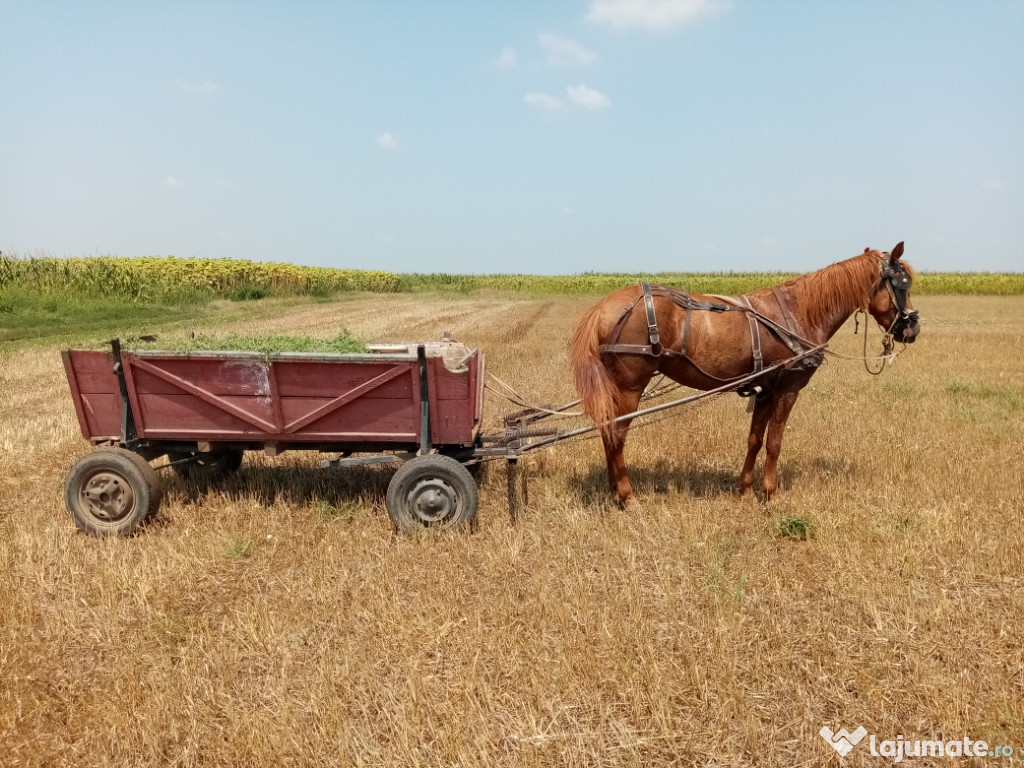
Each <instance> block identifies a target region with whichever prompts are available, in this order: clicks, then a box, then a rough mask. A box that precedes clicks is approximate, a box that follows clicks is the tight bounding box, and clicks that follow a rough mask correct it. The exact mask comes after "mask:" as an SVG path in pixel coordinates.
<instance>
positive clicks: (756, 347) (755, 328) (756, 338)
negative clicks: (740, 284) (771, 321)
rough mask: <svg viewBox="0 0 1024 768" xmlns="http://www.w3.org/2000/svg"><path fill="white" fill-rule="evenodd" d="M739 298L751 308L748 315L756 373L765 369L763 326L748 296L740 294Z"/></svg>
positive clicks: (744, 304)
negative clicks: (762, 343) (762, 345)
mask: <svg viewBox="0 0 1024 768" xmlns="http://www.w3.org/2000/svg"><path fill="white" fill-rule="evenodd" d="M737 298H738V299H739V301H740V303H741V304H742V305H743V306H745V307H746V308H747V309H749V310H750V312H747V313H746V315H747V322H748V323H749V324H750V347H751V349H752V350H753V355H754V373H760V372H761V371H762V370H764V358H763V357H762V356H761V328H760V326H759V324H758V322H757V319H756V318H755V317H754V315H755V314H756V313H755V312H754V308H753V307H752V306H750V299H748V298H747V297H746V296H738V297H737Z"/></svg>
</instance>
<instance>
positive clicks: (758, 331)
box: [569, 242, 920, 507]
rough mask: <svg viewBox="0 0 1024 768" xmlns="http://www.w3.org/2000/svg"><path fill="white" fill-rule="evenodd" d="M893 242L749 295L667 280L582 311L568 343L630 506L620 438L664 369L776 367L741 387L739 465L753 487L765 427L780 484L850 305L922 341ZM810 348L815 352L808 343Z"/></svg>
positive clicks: (699, 373)
mask: <svg viewBox="0 0 1024 768" xmlns="http://www.w3.org/2000/svg"><path fill="white" fill-rule="evenodd" d="M902 255H903V243H902V242H901V243H899V244H898V245H897V246H896V247H895V248H893V250H892V253H886V252H880V251H874V250H871V249H867V248H866V249H865V250H864V253H862V254H860V255H858V256H854V257H853V258H852V259H847V260H846V261H840V262H837V263H835V264H832V265H831V266H828V267H825V268H824V269H820V270H818V271H817V272H812V273H810V274H807V275H803V276H801V277H797V278H795V279H793V280H790V281H788V282H786V283H783V284H782V285H778V286H775V287H774V288H764V289H761V290H758V291H754V292H753V293H750V294H747V295H745V296H739V297H736V298H727V297H724V296H710V295H700V294H696V295H690V294H688V293H686V292H684V291H678V290H675V289H672V288H664V287H662V286H649V285H647V284H641V285H640V286H631V287H628V288H620V289H619V290H617V291H613V292H612V293H610V294H609V295H608V296H606V297H605V298H604V299H602V300H601V301H600V302H598V303H597V304H596V305H595V306H594V307H592V308H591V309H589V310H588V311H587V313H586V314H585V315H583V317H582V318H581V319H580V322H579V325H578V326H577V328H576V332H575V333H574V334H573V338H572V342H571V345H570V349H569V362H570V365H571V367H572V371H573V376H574V378H575V381H576V388H577V390H578V391H579V394H580V397H581V398H583V406H584V409H585V410H586V412H587V415H588V416H589V417H590V418H591V419H592V420H593V421H594V423H595V424H596V425H597V426H598V427H599V428H600V430H601V438H602V440H603V442H604V450H605V457H606V459H607V461H608V479H609V481H610V483H611V487H612V491H613V492H615V493H616V494H617V495H618V500H619V503H620V504H621V505H623V506H627V507H628V506H634V505H635V504H636V501H635V499H634V496H633V488H632V486H631V485H630V482H629V475H628V474H627V472H626V464H625V460H624V459H623V455H622V452H623V446H624V445H625V442H626V432H627V430H628V429H629V424H630V421H631V419H628V418H627V419H623V420H622V421H613V420H614V419H617V418H618V417H620V416H624V415H626V414H631V413H634V412H635V411H636V410H637V407H638V405H639V403H640V398H641V396H642V395H643V392H644V389H645V388H646V387H647V384H648V382H650V380H651V378H652V377H653V376H654V375H655V374H656V373H662V374H664V375H665V376H667V377H669V378H671V379H673V380H675V381H677V382H679V383H680V384H682V385H684V386H687V387H692V388H694V389H699V390H709V389H716V388H718V387H721V386H723V385H727V384H728V383H729V382H730V381H733V380H737V379H742V378H744V377H748V376H750V374H751V373H754V372H757V371H760V370H762V369H766V368H771V367H772V366H773V365H775V364H776V363H780V362H783V361H785V360H786V359H787V358H792V360H793V363H792V364H791V365H790V364H785V365H783V366H782V367H777V368H776V370H774V371H769V372H767V373H766V374H765V375H764V377H759V378H758V379H756V380H755V382H754V383H755V384H757V385H758V386H757V387H756V388H755V387H753V386H746V387H745V388H744V389H740V390H739V391H740V393H741V394H744V395H751V396H755V400H754V405H753V414H754V415H753V418H752V419H751V422H750V435H749V437H748V438H747V457H746V460H745V461H744V462H743V470H742V472H741V473H740V488H741V492H742V493H743V494H744V495H747V494H750V493H751V492H752V487H753V484H754V463H755V461H756V459H757V454H758V453H759V452H760V450H761V446H762V445H763V443H764V434H765V429H766V428H767V431H768V445H767V450H766V456H767V458H766V459H765V465H764V478H763V481H762V491H763V493H764V498H765V500H767V499H770V498H771V496H772V495H773V494H774V493H775V491H776V488H777V474H776V472H777V470H776V468H777V465H778V459H779V452H780V451H781V449H782V436H783V433H784V431H785V429H786V420H787V419H788V418H789V414H790V411H792V409H793V405H794V404H795V403H796V399H797V395H798V394H799V393H800V390H801V389H803V387H804V386H806V384H807V382H808V381H810V379H811V376H813V375H814V372H815V371H816V370H817V366H818V365H820V363H821V361H822V358H823V353H822V352H820V351H816V348H820V349H823V348H824V345H825V344H826V343H827V342H828V340H829V339H830V338H831V337H832V336H833V335H834V334H835V333H836V331H838V330H839V328H840V327H841V326H842V325H843V323H845V322H846V321H847V320H848V319H849V318H850V316H851V315H852V314H853V313H854V312H857V311H859V310H862V311H866V312H869V313H870V314H871V316H872V317H874V319H875V321H876V322H877V323H878V324H879V325H880V326H881V327H882V329H883V331H884V332H885V334H886V337H885V338H886V341H887V346H888V342H889V340H890V339H893V338H895V340H896V341H900V342H903V343H910V342H913V341H914V339H915V338H917V335H918V333H919V332H920V325H919V324H918V316H917V312H916V311H914V309H913V307H912V306H911V304H910V297H909V290H910V285H911V276H912V272H910V271H909V270H908V269H906V268H905V266H904V263H903V262H902V261H901V260H900V259H901V257H902ZM808 353H810V354H808Z"/></svg>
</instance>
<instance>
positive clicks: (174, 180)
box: [162, 174, 185, 189]
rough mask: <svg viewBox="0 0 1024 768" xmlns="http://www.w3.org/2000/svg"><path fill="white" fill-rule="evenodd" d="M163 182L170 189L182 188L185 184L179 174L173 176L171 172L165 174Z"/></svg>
mask: <svg viewBox="0 0 1024 768" xmlns="http://www.w3.org/2000/svg"><path fill="white" fill-rule="evenodd" d="M162 183H163V185H164V186H165V187H167V188H168V189H181V188H182V187H184V186H185V185H184V184H183V183H182V182H181V180H180V179H179V178H178V177H177V176H171V175H170V174H167V175H166V176H164V180H163V182H162Z"/></svg>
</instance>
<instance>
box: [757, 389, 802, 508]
mask: <svg viewBox="0 0 1024 768" xmlns="http://www.w3.org/2000/svg"><path fill="white" fill-rule="evenodd" d="M798 394H799V392H798V391H797V390H789V391H786V392H783V393H782V394H781V395H780V396H779V397H778V398H773V399H774V400H775V408H774V409H773V410H772V412H771V418H769V420H768V444H767V445H766V446H765V460H764V479H763V480H762V481H761V490H762V491H764V500H765V501H768V500H769V499H771V497H772V496H774V495H775V491H776V490H777V489H778V487H779V483H778V465H779V454H780V453H781V452H782V438H783V437H784V436H785V434H786V422H787V421H788V420H789V413H790V411H792V410H793V406H794V405H796V398H797V395H798Z"/></svg>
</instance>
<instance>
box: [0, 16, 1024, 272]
mask: <svg viewBox="0 0 1024 768" xmlns="http://www.w3.org/2000/svg"><path fill="white" fill-rule="evenodd" d="M1022 40H1024V3H1022V2H1020V1H1019V0H1012V1H1011V0H1005V1H1002V2H985V1H982V2H967V1H966V0H963V1H961V2H943V1H942V0H931V1H928V2H925V1H921V2H909V1H906V0H885V1H884V2H883V1H876V0H858V1H857V2H853V1H852V0H850V1H848V2H813V1H812V0H803V1H801V2H790V1H788V0H778V1H773V2H767V0H730V1H719V0H561V1H555V0H545V1H543V2H541V1H539V0H519V1H517V2H502V3H498V2H468V0H462V1H461V2H443V1H442V0H435V1H434V2H408V1H407V2H398V1H397V0H390V1H389V0H377V1H374V2H370V1H369V0H365V1H361V2H354V1H352V2H326V1H324V2H288V3H285V2H274V3H271V2H256V1H255V0H252V1H250V2H216V1H214V0H208V1H207V2H196V3H189V2H179V1H175V2H146V1H144V0H141V1H135V2H125V3H110V2H88V3H87V2H67V3H61V2H28V0H18V1H12V0H0V104H2V105H3V109H2V116H0V250H3V251H4V252H6V253H11V252H14V253H20V254H23V255H29V254H53V255H57V256H84V255H96V254H116V255H124V256H141V255H169V254H173V255H176V256H197V257H232V258H249V259H256V260H264V261H290V262H294V263H299V264H310V265H322V266H336V267H357V268H377V269H387V270H393V271H399V272H455V273H493V272H528V273H537V274H553V273H562V274H568V273H577V272H584V271H598V272H607V271H662V270H665V271H697V272H702V271H709V270H715V271H719V270H759V271H769V270H794V271H806V270H811V269H816V268H818V267H821V266H824V265H826V264H828V263H831V262H833V261H836V260H839V259H843V258H846V257H848V256H852V255H854V254H856V253H858V252H859V251H861V250H863V248H864V247H865V246H871V247H877V248H881V249H888V248H891V247H892V246H893V245H895V243H896V242H897V241H899V240H905V241H906V243H907V258H908V260H909V261H910V262H911V263H913V264H914V265H915V266H917V267H918V268H919V269H924V270H930V271H972V270H992V271H1021V270H1024V44H1022V42H1021V41H1022Z"/></svg>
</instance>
